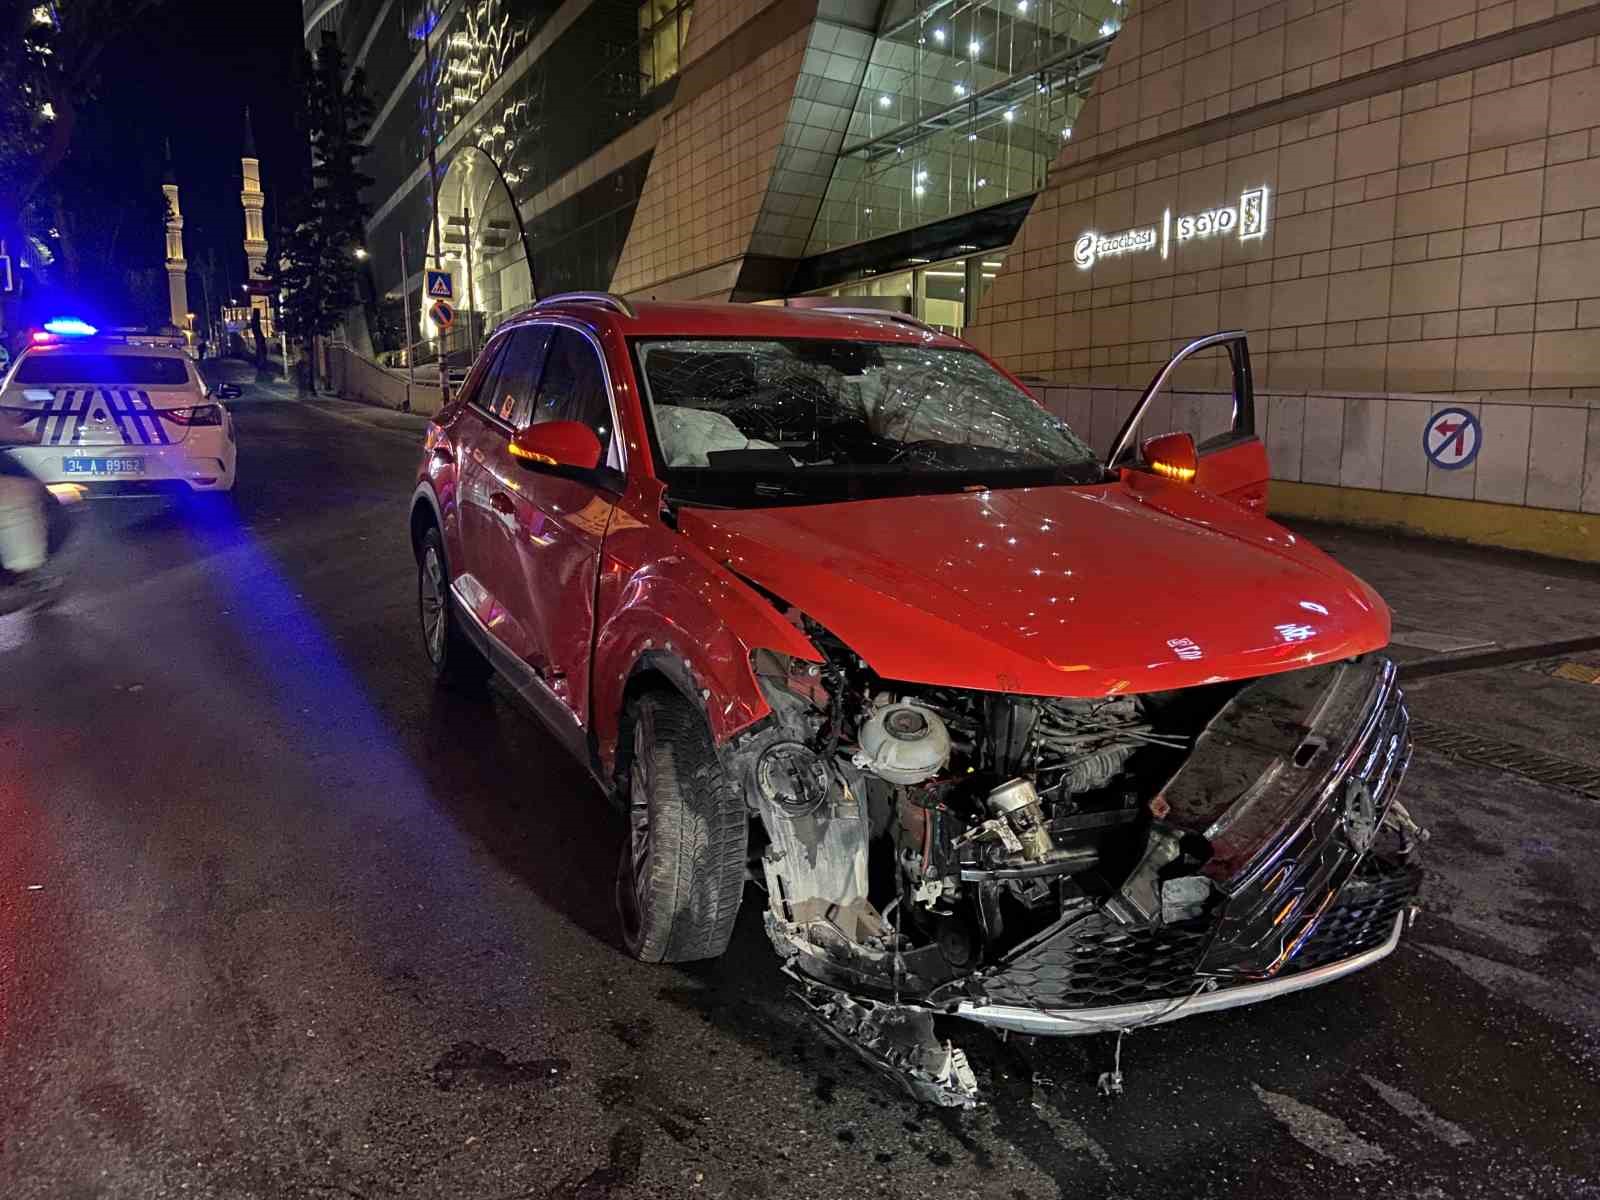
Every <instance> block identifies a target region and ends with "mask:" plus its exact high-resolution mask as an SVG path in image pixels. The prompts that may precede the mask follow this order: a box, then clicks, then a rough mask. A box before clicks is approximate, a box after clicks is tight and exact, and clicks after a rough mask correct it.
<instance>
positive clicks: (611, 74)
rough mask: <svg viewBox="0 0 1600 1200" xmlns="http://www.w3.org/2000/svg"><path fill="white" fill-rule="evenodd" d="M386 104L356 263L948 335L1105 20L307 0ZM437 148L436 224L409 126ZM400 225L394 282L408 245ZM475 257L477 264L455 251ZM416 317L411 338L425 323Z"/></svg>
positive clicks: (459, 296) (721, 4) (379, 276)
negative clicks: (885, 323)
mask: <svg viewBox="0 0 1600 1200" xmlns="http://www.w3.org/2000/svg"><path fill="white" fill-rule="evenodd" d="M305 10H306V17H307V25H306V34H307V42H308V44H315V43H316V41H317V40H318V39H319V38H320V37H321V34H322V32H323V30H325V29H333V30H335V31H337V32H338V34H339V38H340V42H341V44H342V45H343V46H344V47H345V50H346V53H347V54H348V55H350V57H351V58H352V60H353V61H354V62H355V63H357V64H359V65H360V66H361V67H362V68H363V69H364V70H365V71H366V73H367V77H368V82H369V88H370V90H371V92H372V95H373V98H374V101H375V103H376V105H377V108H378V117H377V120H376V121H375V123H374V131H373V134H372V138H371V142H372V146H373V153H372V155H371V156H370V157H369V159H368V161H367V162H366V164H365V170H366V171H367V172H368V173H369V174H371V175H372V176H374V178H375V179H376V180H377V184H376V186H375V187H374V188H373V190H372V193H371V196H370V199H371V201H372V204H373V208H374V216H373V218H372V221H371V224H370V226H369V237H368V247H369V249H370V251H371V253H372V256H373V257H372V265H373V271H374V278H375V282H376V283H377V286H378V290H379V291H380V293H383V294H388V295H397V294H398V291H399V289H400V288H401V287H402V285H403V283H404V285H405V286H409V288H410V290H411V291H412V292H413V294H414V295H415V296H416V297H417V299H418V302H417V303H414V304H413V305H412V311H413V312H421V311H423V310H424V309H425V305H423V304H422V303H421V302H420V300H421V292H420V289H421V272H422V269H423V266H424V257H425V256H426V257H427V258H428V260H429V261H428V265H432V256H433V254H434V252H435V251H436V250H437V251H438V253H439V255H440V257H441V259H442V260H443V262H442V265H444V266H445V267H447V268H449V269H450V270H451V271H452V273H453V274H454V276H455V278H456V286H455V290H456V301H457V304H458V306H460V310H461V311H462V312H463V313H464V314H470V315H469V317H468V318H467V319H469V320H470V321H471V323H472V326H471V328H472V336H473V337H475V338H476V339H477V340H480V341H481V336H482V333H483V332H485V331H486V330H487V329H489V328H492V327H493V325H494V324H495V323H496V322H497V321H498V320H499V319H501V318H502V317H503V316H504V315H505V314H507V313H510V312H514V311H516V310H517V309H518V308H519V307H521V306H523V305H526V304H527V303H529V302H530V301H531V300H532V299H533V298H534V293H535V290H537V292H538V293H539V294H549V293H552V292H556V291H564V290H573V289H581V288H611V289H614V290H618V291H625V292H634V293H639V294H657V295H674V296H685V297H687V296H706V297H711V296H720V297H723V298H727V297H730V296H732V297H737V298H741V299H773V298H781V297H787V296H798V295H802V294H811V293H844V294H847V295H853V296H859V297H861V298H862V302H863V303H867V304H872V305H874V306H889V307H898V308H904V309H907V310H909V311H913V312H915V313H917V314H918V315H920V316H923V317H925V318H926V319H929V320H932V321H934V322H936V323H938V324H941V325H944V326H947V327H950V328H954V329H959V328H961V327H962V326H963V325H964V324H965V323H966V322H967V321H968V320H970V319H971V316H972V314H973V312H974V310H975V305H976V303H977V299H978V295H979V293H980V291H981V289H982V288H983V287H984V286H985V285H986V284H987V283H988V282H989V281H991V280H992V279H993V278H994V277H995V275H996V273H997V271H998V269H999V262H1000V258H999V256H998V253H997V252H999V251H1001V250H1003V248H1004V247H1005V246H1006V244H1007V243H1009V241H1010V240H1011V238H1012V237H1013V236H1014V234H1015V232H1016V229H1017V227H1018V225H1019V224H1020V222H1021V220H1022V217H1023V216H1024V215H1025V214H1026V212H1027V208H1028V203H1029V200H1030V198H1031V197H1032V196H1033V195H1034V194H1036V193H1037V192H1038V191H1039V189H1040V188H1041V187H1043V186H1044V182H1045V172H1046V170H1047V168H1048V167H1049V164H1050V163H1051V162H1052V161H1053V159H1054V157H1055V155H1056V153H1057V152H1058V150H1059V148H1060V146H1061V145H1062V143H1063V142H1064V141H1066V140H1067V139H1068V138H1070V136H1071V132H1070V131H1071V126H1072V122H1073V120H1074V119H1075V115H1076V113H1077V111H1078V109H1079V107H1080V106H1081V104H1082V102H1083V97H1084V95H1085V94H1086V93H1087V92H1088V90H1089V88H1090V87H1091V86H1092V83H1093V80H1094V77H1095V74H1096V72H1097V71H1098V69H1099V65H1100V63H1101V62H1102V61H1103V59H1104V56H1105V51H1106V49H1107V47H1108V46H1109V45H1110V44H1111V42H1112V40H1113V39H1114V37H1115V34H1116V31H1117V29H1118V28H1119V26H1120V22H1121V20H1122V13H1123V5H1122V4H1121V3H1118V2H1117V0H1071V2H1067V0H1020V2H1019V0H966V2H961V0H890V2H888V3H885V2H883V0H820V2H819V0H777V2H774V0H698V2H694V3H690V2H680V0H587V2H583V0H566V2H564V3H563V2H559V0H454V2H441V0H431V2H430V0H343V2H342V3H338V2H330V0H305ZM430 137H431V138H432V139H433V143H434V158H435V160H436V163H437V168H436V169H437V176H436V178H437V191H438V213H437V225H435V214H434V213H433V211H432V205H433V192H434V188H433V186H431V185H430V182H429V174H428V173H429V166H428V143H429V139H430ZM402 237H404V239H405V243H406V274H407V276H408V278H407V279H406V280H405V281H402V278H401V266H400V241H401V238H402ZM469 258H470V260H471V263H470V267H469V263H468V260H469ZM419 332H420V333H421V334H422V335H423V336H427V335H430V334H431V333H432V330H431V329H430V328H429V327H428V325H427V324H426V322H425V320H424V323H423V324H422V326H421V328H420V330H419Z"/></svg>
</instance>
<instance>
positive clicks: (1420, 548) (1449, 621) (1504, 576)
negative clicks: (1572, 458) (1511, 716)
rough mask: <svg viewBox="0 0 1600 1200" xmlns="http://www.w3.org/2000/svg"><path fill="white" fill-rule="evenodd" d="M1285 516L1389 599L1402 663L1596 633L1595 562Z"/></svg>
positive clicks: (1599, 611)
mask: <svg viewBox="0 0 1600 1200" xmlns="http://www.w3.org/2000/svg"><path fill="white" fill-rule="evenodd" d="M1284 524H1286V525H1288V526H1289V528H1291V529H1293V530H1294V531H1295V532H1296V533H1298V534H1301V535H1302V536H1303V537H1305V538H1306V540H1307V541H1310V542H1311V543H1313V544H1314V545H1316V546H1319V547H1320V548H1322V549H1323V550H1325V551H1327V552H1328V553H1329V554H1330V555H1332V556H1333V557H1334V558H1335V559H1337V560H1338V561H1339V562H1340V563H1342V564H1343V565H1344V566H1346V567H1348V568H1349V569H1350V570H1352V571H1354V572H1355V573H1356V574H1357V575H1359V576H1361V578H1362V579H1364V580H1366V581H1367V582H1368V583H1369V584H1371V585H1372V586H1373V588H1375V589H1376V590H1377V592H1378V594H1379V595H1380V596H1382V597H1383V598H1384V600H1385V601H1387V602H1388V604H1389V608H1390V610H1391V611H1392V612H1393V614H1394V634H1393V649H1392V652H1391V653H1392V654H1393V657H1394V658H1395V659H1396V660H1397V661H1400V662H1402V663H1411V664H1418V663H1421V662H1423V661H1435V660H1441V659H1442V660H1453V659H1463V658H1472V657H1476V656H1480V655H1487V654H1492V653H1494V652H1497V651H1520V650H1530V651H1531V650H1532V649H1533V648H1535V647H1540V646H1547V645H1549V644H1551V643H1561V642H1570V641H1576V640H1579V639H1586V638H1593V639H1596V640H1597V641H1600V566H1593V565H1590V564H1585V563H1575V562H1569V561H1567V560H1565V559H1553V558H1542V557H1539V556H1537V555H1532V554H1521V553H1518V552H1516V551H1511V550H1490V549H1483V548H1480V547H1476V546H1465V545H1459V544H1457V543H1454V542H1441V541H1434V540H1431V539H1428V538H1419V537H1412V536H1407V535H1403V534H1391V533H1379V532H1375V531H1371V530H1365V529H1354V528H1350V527H1348V526H1339V525H1323V524H1319V523H1314V522H1309V521H1300V520H1286V521H1285V522H1284Z"/></svg>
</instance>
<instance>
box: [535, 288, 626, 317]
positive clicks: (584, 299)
mask: <svg viewBox="0 0 1600 1200" xmlns="http://www.w3.org/2000/svg"><path fill="white" fill-rule="evenodd" d="M557 304H598V305H599V306H600V307H601V308H609V309H610V310H611V311H612V312H615V313H621V314H622V315H623V316H625V317H628V318H630V319H631V318H633V317H636V316H638V314H637V313H636V312H634V311H633V305H631V304H629V303H628V302H627V301H626V300H624V299H623V298H622V297H621V296H618V295H616V294H615V293H614V292H557V293H556V294H555V295H554V296H546V297H544V298H543V299H542V300H537V301H535V302H534V305H533V306H534V308H545V307H554V306H555V305H557Z"/></svg>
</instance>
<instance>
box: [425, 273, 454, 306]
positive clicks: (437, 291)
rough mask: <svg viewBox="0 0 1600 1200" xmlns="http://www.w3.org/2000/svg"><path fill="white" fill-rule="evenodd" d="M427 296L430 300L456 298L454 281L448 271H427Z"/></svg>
mask: <svg viewBox="0 0 1600 1200" xmlns="http://www.w3.org/2000/svg"><path fill="white" fill-rule="evenodd" d="M428 298H429V299H430V300H454V299H455V298H456V286H455V281H454V280H453V279H452V278H451V276H450V272H449V271H429V272H428Z"/></svg>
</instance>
